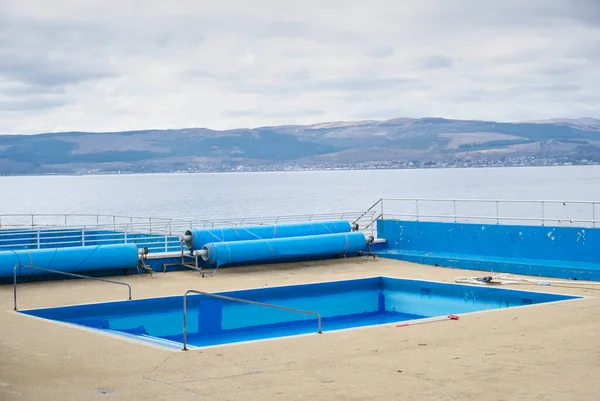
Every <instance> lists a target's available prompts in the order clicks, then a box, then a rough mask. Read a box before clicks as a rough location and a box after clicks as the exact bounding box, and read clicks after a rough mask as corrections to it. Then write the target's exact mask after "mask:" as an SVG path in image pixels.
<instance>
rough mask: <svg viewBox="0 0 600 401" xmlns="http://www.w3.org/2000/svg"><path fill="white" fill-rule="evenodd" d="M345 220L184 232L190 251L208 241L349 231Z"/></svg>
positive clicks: (202, 229)
mask: <svg viewBox="0 0 600 401" xmlns="http://www.w3.org/2000/svg"><path fill="white" fill-rule="evenodd" d="M350 230H351V226H350V223H349V222H348V221H346V220H331V221H313V222H306V223H286V224H275V225H262V226H246V227H223V228H195V229H193V230H188V231H186V232H185V238H186V246H187V247H188V248H189V249H190V250H191V251H192V250H196V249H202V247H203V246H204V245H206V244H208V243H210V242H230V241H250V240H257V239H269V238H289V237H303V236H307V235H321V234H335V233H346V232H350Z"/></svg>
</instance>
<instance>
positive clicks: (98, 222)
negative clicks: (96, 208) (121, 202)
mask: <svg viewBox="0 0 600 401" xmlns="http://www.w3.org/2000/svg"><path fill="white" fill-rule="evenodd" d="M99 227H100V216H98V215H96V228H99Z"/></svg>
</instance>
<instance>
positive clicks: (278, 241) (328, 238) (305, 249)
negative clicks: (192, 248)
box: [202, 232, 367, 266]
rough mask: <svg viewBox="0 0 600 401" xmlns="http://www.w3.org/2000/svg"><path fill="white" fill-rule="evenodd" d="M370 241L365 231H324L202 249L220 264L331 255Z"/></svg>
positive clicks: (206, 257) (355, 249) (206, 258)
mask: <svg viewBox="0 0 600 401" xmlns="http://www.w3.org/2000/svg"><path fill="white" fill-rule="evenodd" d="M366 244H367V242H366V239H365V236H364V234H363V233H359V232H352V233H337V234H323V235H313V236H306V237H295V238H273V239H265V240H254V241H232V242H211V243H208V244H206V245H205V246H204V247H203V248H202V249H203V250H204V251H206V255H204V256H203V257H202V258H203V259H204V261H205V262H207V263H208V264H213V265H214V264H216V265H217V266H221V265H225V264H232V263H245V262H259V261H267V260H285V259H296V258H302V257H308V256H329V255H339V254H350V253H356V252H358V251H362V250H363V249H364V248H365V246H366Z"/></svg>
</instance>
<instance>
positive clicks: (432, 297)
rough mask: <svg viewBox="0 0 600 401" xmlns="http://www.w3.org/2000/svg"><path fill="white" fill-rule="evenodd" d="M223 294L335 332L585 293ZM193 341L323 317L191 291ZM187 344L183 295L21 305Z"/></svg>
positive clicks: (268, 331) (343, 288) (265, 331)
mask: <svg viewBox="0 0 600 401" xmlns="http://www.w3.org/2000/svg"><path fill="white" fill-rule="evenodd" d="M216 294H218V295H222V296H228V297H235V298H239V299H244V300H249V301H255V302H260V303H267V304H273V305H278V306H283V307H288V308H295V309H302V310H305V311H312V312H317V313H318V314H320V316H321V318H322V329H323V332H324V333H327V332H328V331H334V330H340V329H349V328H354V327H361V326H373V325H380V324H389V323H396V322H406V321H410V320H414V319H422V318H429V317H435V316H444V315H449V314H461V313H468V312H475V311H483V310H491V309H499V308H508V307H517V306H524V305H533V304H540V303H547V302H556V301H565V300H569V299H576V298H581V297H576V296H568V295H560V294H550V293H538V292H531V291H521V290H511V289H504V288H490V287H479V286H470V285H461V284H448V283H440V282H433V281H421V280H409V279H399V278H390V277H372V278H365V279H355V280H344V281H334V282H324V283H315V284H302V285H291V286H280V287H272V288H259V289H247V290H240V291H228V292H220V293H216ZM186 310H187V342H188V344H189V345H190V346H193V347H205V346H213V345H221V344H228V343H235V342H243V341H250V340H260V339H267V338H275V337H285V336H291V335H299V334H308V333H316V332H317V318H316V317H315V316H314V315H307V314H302V313H298V312H292V311H288V310H281V309H274V308H269V307H265V306H261V305H253V304H246V303H240V302H236V301H231V300H224V299H218V298H214V297H211V296H208V295H197V294H190V295H188V296H187V308H186ZM20 312H21V313H24V314H28V315H32V316H37V317H40V318H44V319H50V320H55V321H60V322H64V323H70V324H74V325H78V326H85V327H88V328H92V329H96V330H100V331H104V332H108V333H113V334H118V335H122V336H127V337H133V338H136V339H139V340H142V341H146V342H154V343H157V344H160V345H163V346H165V347H169V348H181V344H182V341H183V296H172V297H162V298H149V299H140V300H132V301H119V302H106V303H98V304H85V305H74V306H64V307H56V308H44V309H32V310H21V311H20Z"/></svg>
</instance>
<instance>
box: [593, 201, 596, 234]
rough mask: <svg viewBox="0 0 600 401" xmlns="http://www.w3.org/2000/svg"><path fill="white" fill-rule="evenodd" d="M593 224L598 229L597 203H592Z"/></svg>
mask: <svg viewBox="0 0 600 401" xmlns="http://www.w3.org/2000/svg"><path fill="white" fill-rule="evenodd" d="M592 222H593V224H594V228H596V202H592Z"/></svg>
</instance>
